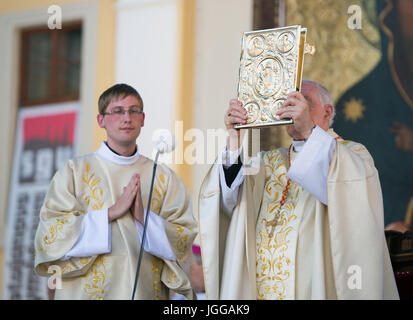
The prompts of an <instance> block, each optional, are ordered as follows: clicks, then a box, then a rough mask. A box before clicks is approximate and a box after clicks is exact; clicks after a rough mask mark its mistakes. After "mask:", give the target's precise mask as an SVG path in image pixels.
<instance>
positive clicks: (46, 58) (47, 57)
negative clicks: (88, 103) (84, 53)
mask: <svg viewBox="0 0 413 320" xmlns="http://www.w3.org/2000/svg"><path fill="white" fill-rule="evenodd" d="M81 40H82V26H81V23H80V22H73V23H70V24H69V23H66V24H63V28H62V29H54V30H49V29H48V28H47V27H38V28H30V29H24V30H22V33H21V54H20V57H21V64H20V99H19V102H20V106H23V107H25V106H33V105H39V104H47V103H56V102H64V101H71V100H79V88H80V68H81V59H80V58H81V42H82V41H81Z"/></svg>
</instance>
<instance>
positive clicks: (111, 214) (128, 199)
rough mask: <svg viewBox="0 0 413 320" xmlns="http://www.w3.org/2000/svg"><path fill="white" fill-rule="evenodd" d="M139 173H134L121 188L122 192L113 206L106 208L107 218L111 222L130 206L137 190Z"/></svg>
mask: <svg viewBox="0 0 413 320" xmlns="http://www.w3.org/2000/svg"><path fill="white" fill-rule="evenodd" d="M138 183H139V174H137V173H136V174H134V175H133V176H132V178H131V179H130V181H129V184H128V185H127V186H126V187H125V188H123V193H122V195H121V196H120V198H119V199H118V201H116V202H115V204H114V205H113V206H111V207H110V208H109V209H108V220H109V223H111V222H112V221H113V220H116V219H118V218H120V217H122V216H123V215H124V214H125V213H126V212H128V211H129V209H130V208H131V206H132V204H133V202H134V200H135V198H136V193H137V191H138Z"/></svg>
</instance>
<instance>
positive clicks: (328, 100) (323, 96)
mask: <svg viewBox="0 0 413 320" xmlns="http://www.w3.org/2000/svg"><path fill="white" fill-rule="evenodd" d="M302 86H309V87H312V88H313V90H316V92H317V94H318V103H319V104H320V105H321V106H323V107H324V108H325V107H327V106H331V107H332V108H333V113H332V116H331V118H330V119H329V121H328V127H329V128H331V127H332V126H333V122H334V117H335V115H336V110H335V108H334V105H333V98H332V97H331V94H330V92H329V91H328V90H327V88H326V87H324V86H323V85H322V84H320V83H318V82H316V81H313V80H309V79H303V82H302ZM304 96H305V95H304ZM309 102H310V103H311V102H312V103H317V101H309Z"/></svg>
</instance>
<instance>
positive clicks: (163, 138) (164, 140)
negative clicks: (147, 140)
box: [155, 129, 176, 154]
mask: <svg viewBox="0 0 413 320" xmlns="http://www.w3.org/2000/svg"><path fill="white" fill-rule="evenodd" d="M155 137H157V143H156V150H157V152H159V153H160V154H162V153H170V152H172V151H174V150H175V147H176V138H175V136H174V135H173V134H172V133H171V132H170V131H169V130H167V129H161V130H158V131H157V132H156V133H155Z"/></svg>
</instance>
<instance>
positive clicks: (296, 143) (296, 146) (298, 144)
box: [292, 128, 343, 152]
mask: <svg viewBox="0 0 413 320" xmlns="http://www.w3.org/2000/svg"><path fill="white" fill-rule="evenodd" d="M327 133H328V134H329V135H330V136H332V137H333V138H334V139H336V140H343V138H341V137H340V136H339V135H338V134H337V133H335V132H334V130H333V129H332V128H329V129H328V130H327ZM292 144H293V151H294V152H300V151H301V149H302V148H303V147H304V144H305V140H294V139H293V140H292Z"/></svg>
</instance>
